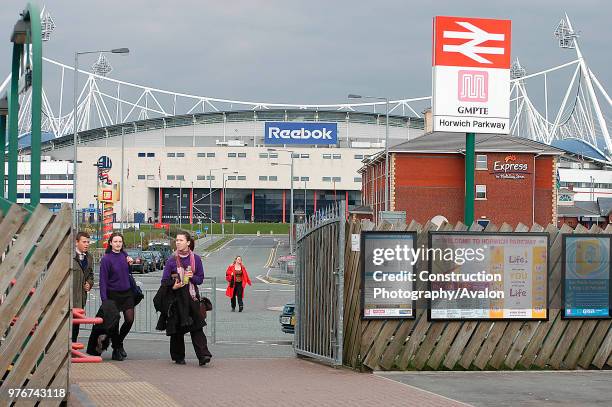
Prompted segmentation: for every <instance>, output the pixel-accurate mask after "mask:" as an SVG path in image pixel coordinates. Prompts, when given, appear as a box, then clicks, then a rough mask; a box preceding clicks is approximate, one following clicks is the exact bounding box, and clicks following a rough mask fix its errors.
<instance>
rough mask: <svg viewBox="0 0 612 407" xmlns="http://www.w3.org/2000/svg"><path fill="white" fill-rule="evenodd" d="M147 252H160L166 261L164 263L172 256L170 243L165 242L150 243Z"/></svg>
mask: <svg viewBox="0 0 612 407" xmlns="http://www.w3.org/2000/svg"><path fill="white" fill-rule="evenodd" d="M147 250H148V251H158V252H160V253H161V254H162V257H163V259H164V263H165V262H166V260H168V257H170V256H172V246H171V245H170V243H169V242H165V241H163V242H161V241H154V242H150V243H149V245H148V246H147Z"/></svg>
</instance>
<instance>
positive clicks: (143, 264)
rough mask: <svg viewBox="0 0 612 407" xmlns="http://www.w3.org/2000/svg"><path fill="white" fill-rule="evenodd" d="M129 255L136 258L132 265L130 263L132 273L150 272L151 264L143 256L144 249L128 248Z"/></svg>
mask: <svg viewBox="0 0 612 407" xmlns="http://www.w3.org/2000/svg"><path fill="white" fill-rule="evenodd" d="M127 254H128V256H130V257H131V258H132V259H134V262H133V263H132V265H130V273H141V274H144V273H147V272H149V268H150V266H149V264H148V262H147V259H145V258H144V257H143V256H142V251H141V250H137V249H131V250H127Z"/></svg>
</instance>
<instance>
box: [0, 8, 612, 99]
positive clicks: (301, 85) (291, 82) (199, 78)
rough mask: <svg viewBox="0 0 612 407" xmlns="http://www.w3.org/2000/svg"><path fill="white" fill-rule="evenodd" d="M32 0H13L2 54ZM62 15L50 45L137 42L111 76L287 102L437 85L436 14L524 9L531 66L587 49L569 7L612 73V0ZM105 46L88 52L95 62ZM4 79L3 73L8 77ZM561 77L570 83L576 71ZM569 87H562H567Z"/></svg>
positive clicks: (48, 48)
mask: <svg viewBox="0 0 612 407" xmlns="http://www.w3.org/2000/svg"><path fill="white" fill-rule="evenodd" d="M25 4H26V0H2V11H1V13H0V39H4V41H0V62H2V66H3V68H2V70H3V72H4V73H2V74H1V76H2V79H3V78H4V77H5V76H6V75H7V74H8V72H9V70H10V55H11V52H10V43H9V41H8V40H9V36H10V33H11V30H12V27H13V24H14V23H15V21H16V20H17V18H18V14H19V11H20V10H22V9H23V7H24V5H25ZM40 4H41V6H42V5H45V4H46V6H47V9H48V11H49V12H50V13H51V15H52V17H53V18H54V20H55V24H56V25H57V28H56V30H55V31H54V33H53V35H52V39H51V41H50V42H48V43H45V46H44V53H45V56H46V57H49V58H52V59H56V60H58V61H61V62H64V63H66V64H70V65H71V64H72V61H73V59H74V57H73V55H74V52H75V51H77V50H78V51H84V50H92V49H104V48H115V47H129V48H130V50H131V53H130V55H129V56H125V57H121V56H116V55H114V56H112V57H111V64H112V65H113V67H114V72H113V73H111V75H110V76H111V77H115V78H119V79H122V80H125V81H129V82H133V83H138V84H143V85H147V86H151V87H156V88H161V89H167V90H172V91H177V92H185V93H191V94H196V95H202V96H211V97H219V98H233V99H241V100H253V101H266V102H287V103H341V102H345V101H346V95H347V94H348V93H364V94H373V95H381V96H389V97H391V98H405V97H417V96H429V95H430V94H431V25H432V17H433V16H435V15H459V16H473V17H489V18H504V19H511V20H512V42H513V44H512V53H513V59H514V58H516V57H519V58H520V60H521V62H522V64H523V65H524V66H525V67H526V69H527V71H528V73H529V72H532V73H533V72H536V71H538V70H542V69H545V68H549V67H552V66H555V65H559V64H561V63H563V62H567V61H570V60H572V59H574V58H575V53H574V51H571V50H561V49H559V48H558V46H557V44H556V41H555V38H554V37H553V30H554V28H555V26H556V24H557V23H558V22H559V20H560V19H561V17H562V16H563V13H564V12H567V13H568V15H569V16H570V18H571V19H572V23H573V25H574V28H575V29H576V30H578V31H580V34H581V37H580V44H581V48H582V51H583V54H584V56H585V58H586V59H587V61H588V64H589V66H590V67H591V69H592V70H593V71H594V72H595V74H596V75H597V76H598V78H599V80H600V82H602V84H603V85H604V86H606V87H607V89H608V92H609V93H610V90H609V86H610V84H611V83H612V69H610V66H611V65H612V64H611V63H612V46H611V45H610V39H611V38H612V28H611V26H612V21H611V19H610V17H612V2H610V1H604V0H601V1H597V0H580V1H565V0H556V1H540V0H538V1H535V0H528V1H525V0H513V1H490V0H489V1H458V0H436V1H433V2H424V1H408V0H405V1H384V0H381V1H359V0H353V1H346V0H334V1H332V0H308V1H290V0H260V1H255V0H251V1H249V0H237V1H235V0H229V1H227V0H226V1H223V2H221V1H216V2H213V1H205V0H196V1H161V0H122V1H117V0H105V1H83V0H81V1H76V0H75V1H67V0H58V1H48V2H46V3H44V2H41V3H40ZM93 62H95V56H90V57H84V58H83V59H82V62H81V63H82V65H83V66H86V67H88V68H89V67H90V66H91V64H92V63H93ZM0 80H1V79H0ZM550 80H551V81H552V82H551V83H552V85H551V83H549V86H552V87H561V86H563V85H564V84H565V85H566V84H567V83H568V78H567V77H565V79H563V80H562V79H555V78H554V77H551V79H550ZM561 92H562V91H561Z"/></svg>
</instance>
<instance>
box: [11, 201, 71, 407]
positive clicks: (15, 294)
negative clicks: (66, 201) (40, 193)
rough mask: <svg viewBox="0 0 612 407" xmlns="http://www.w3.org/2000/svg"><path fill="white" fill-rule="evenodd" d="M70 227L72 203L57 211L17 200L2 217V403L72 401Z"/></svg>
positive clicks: (56, 403)
mask: <svg viewBox="0 0 612 407" xmlns="http://www.w3.org/2000/svg"><path fill="white" fill-rule="evenodd" d="M28 215H29V217H28ZM26 219H27V220H26ZM70 227H71V212H70V207H69V206H67V205H64V207H62V209H61V211H60V212H59V213H58V214H57V215H55V216H54V215H53V214H52V213H51V212H50V211H49V210H48V209H46V208H45V207H44V206H42V205H39V206H38V207H37V208H36V209H35V210H34V211H33V212H32V213H31V214H29V213H28V212H27V211H26V210H25V209H23V208H21V207H20V206H18V205H16V204H14V205H12V207H11V208H10V210H9V211H8V212H7V213H6V215H5V216H4V217H1V216H0V252H1V253H3V255H2V258H1V262H0V299H1V301H2V302H1V303H0V405H7V404H9V405H10V404H11V400H12V401H13V402H15V403H16V405H22V404H23V405H33V404H35V403H36V401H37V400H44V402H43V404H44V405H59V404H60V403H61V402H62V401H65V400H67V396H68V383H69V380H68V371H69V364H70V312H69V310H70V308H69V306H70V291H71V290H70V287H71V281H70V266H71V265H70V245H71V238H70ZM15 236H17V237H15ZM15 389H21V392H20V394H17V393H16V391H15ZM36 389H48V390H44V391H40V390H38V391H36ZM49 390H50V391H49Z"/></svg>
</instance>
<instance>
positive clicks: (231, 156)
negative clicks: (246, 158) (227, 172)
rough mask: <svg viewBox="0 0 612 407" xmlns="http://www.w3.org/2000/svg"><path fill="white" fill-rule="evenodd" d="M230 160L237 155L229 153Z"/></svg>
mask: <svg viewBox="0 0 612 407" xmlns="http://www.w3.org/2000/svg"><path fill="white" fill-rule="evenodd" d="M227 157H228V158H236V153H227Z"/></svg>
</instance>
